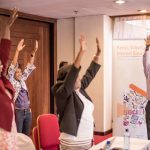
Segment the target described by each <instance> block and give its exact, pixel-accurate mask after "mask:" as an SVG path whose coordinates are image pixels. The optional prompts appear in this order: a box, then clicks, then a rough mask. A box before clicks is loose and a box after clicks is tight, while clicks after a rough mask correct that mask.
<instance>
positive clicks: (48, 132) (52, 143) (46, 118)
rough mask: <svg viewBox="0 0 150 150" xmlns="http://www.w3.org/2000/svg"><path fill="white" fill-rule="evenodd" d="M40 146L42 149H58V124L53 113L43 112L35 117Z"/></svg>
mask: <svg viewBox="0 0 150 150" xmlns="http://www.w3.org/2000/svg"><path fill="white" fill-rule="evenodd" d="M37 125H38V134H39V141H40V147H41V148H42V149H43V150H58V149H59V136H60V131H59V124H58V119H57V116H56V115H54V114H43V115H40V116H39V117H38V119H37Z"/></svg>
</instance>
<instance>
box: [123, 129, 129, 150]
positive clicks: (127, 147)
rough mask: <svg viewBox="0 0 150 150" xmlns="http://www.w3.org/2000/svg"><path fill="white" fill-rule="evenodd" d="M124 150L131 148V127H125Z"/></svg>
mask: <svg viewBox="0 0 150 150" xmlns="http://www.w3.org/2000/svg"><path fill="white" fill-rule="evenodd" d="M124 150H130V133H129V129H125V133H124Z"/></svg>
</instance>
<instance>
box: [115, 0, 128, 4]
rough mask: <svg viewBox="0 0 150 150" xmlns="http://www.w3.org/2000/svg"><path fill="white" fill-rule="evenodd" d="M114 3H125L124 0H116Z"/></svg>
mask: <svg viewBox="0 0 150 150" xmlns="http://www.w3.org/2000/svg"><path fill="white" fill-rule="evenodd" d="M115 3H117V4H124V3H126V1H125V0H116V1H115Z"/></svg>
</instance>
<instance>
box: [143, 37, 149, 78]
mask: <svg viewBox="0 0 150 150" xmlns="http://www.w3.org/2000/svg"><path fill="white" fill-rule="evenodd" d="M145 46H146V48H145V53H144V55H143V67H144V73H145V76H146V78H147V79H150V51H149V49H150V35H149V36H147V39H145Z"/></svg>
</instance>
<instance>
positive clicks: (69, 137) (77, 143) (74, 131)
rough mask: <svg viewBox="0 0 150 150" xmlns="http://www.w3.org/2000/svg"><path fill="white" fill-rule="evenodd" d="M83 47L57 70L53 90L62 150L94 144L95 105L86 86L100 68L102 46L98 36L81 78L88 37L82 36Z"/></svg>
mask: <svg viewBox="0 0 150 150" xmlns="http://www.w3.org/2000/svg"><path fill="white" fill-rule="evenodd" d="M79 42H80V51H79V52H78V55H77V57H76V58H75V61H74V62H73V64H72V65H65V66H63V67H61V68H60V69H59V71H58V76H57V83H56V84H55V85H54V88H53V92H54V96H55V98H56V106H57V112H58V116H59V125H60V131H61V134H60V143H61V144H60V145H61V149H62V150H79V149H80V150H86V149H89V148H90V147H91V146H92V139H93V131H94V118H93V110H94V105H93V103H92V100H91V98H90V97H89V96H88V94H87V93H86V91H85V89H86V88H87V87H88V86H89V84H90V83H91V81H92V80H93V78H94V77H95V75H96V73H97V72H98V70H99V68H100V64H99V63H98V61H99V56H100V53H101V49H100V46H99V40H98V38H96V44H97V51H96V55H94V58H93V60H92V62H91V64H90V66H89V68H88V69H87V70H86V73H85V75H84V76H83V77H82V79H80V76H79V72H80V69H81V60H82V57H83V55H84V53H85V51H86V40H85V37H84V36H83V35H82V36H81V37H80V39H79Z"/></svg>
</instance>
